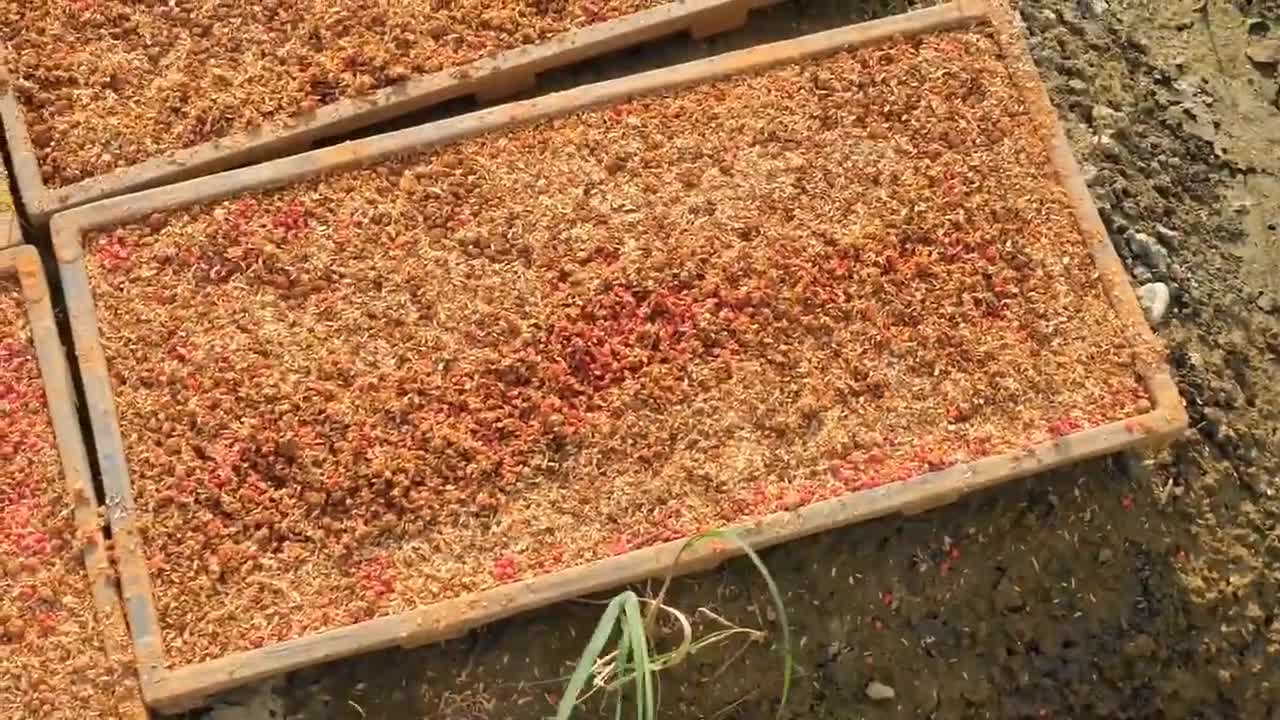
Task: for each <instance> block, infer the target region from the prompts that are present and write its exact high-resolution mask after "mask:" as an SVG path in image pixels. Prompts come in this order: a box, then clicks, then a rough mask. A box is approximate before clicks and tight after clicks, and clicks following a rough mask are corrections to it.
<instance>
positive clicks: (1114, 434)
mask: <svg viewBox="0 0 1280 720" xmlns="http://www.w3.org/2000/svg"><path fill="white" fill-rule="evenodd" d="M990 13H991V11H990V9H989V8H988V7H987V5H986V3H984V2H981V0H959V1H958V2H952V3H948V4H945V5H941V6H937V7H934V8H930V9H927V10H922V11H917V12H913V13H908V14H905V15H900V16H895V17H890V18H884V19H881V20H875V21H871V22H868V23H862V24H859V25H853V26H849V27H845V28H840V29H836V30H831V31H828V32H824V33H818V34H815V35H810V36H807V37H802V38H797V39H794V40H789V41H785V42H781V43H775V44H771V45H764V46H759V47H755V48H751V49H747V50H742V51H739V52H734V53H729V54H725V55H721V56H718V57H714V58H710V59H706V60H700V61H697V62H692V63H688V64H685V65H680V66H676V67H671V68H666V69H662V70H657V71H653V72H648V73H643V74H639V75H634V76H630V77H626V78H621V79H618V80H612V81H609V82H604V83H599V84H596V85H590V86H585V87H580V88H576V89H573V90H569V91H566V92H562V93H557V94H554V95H549V96H546V97H543V98H536V99H533V100H527V101H523V102H519V103H513V104H510V105H506V106H503V107H498V108H493V109H490V110H484V111H481V112H477V113H472V114H470V115H467V116H464V117H459V118H455V119H451V120H446V121H442V122H438V123H433V124H429V125H424V126H420V127H415V128H410V129H406V130H402V131H399V132H396V133H391V134H387V135H383V136H379V137H374V138H368V139H364V140H360V141H356V142H351V143H347V144H344V145H339V146H335V147H332V148H327V149H323V150H317V151H315V152H310V153H306V154H304V155H299V156H296V157H291V158H285V159H282V160H277V161H274V162H271V163H267V164H264V165H260V166H256V167H252V168H246V169H242V170H236V171H232V172H228V173H223V174H221V175H217V176H213V177H209V178H204V179H201V180H196V181H191V182H185V183H181V184H178V185H174V186H171V187H167V188H164V189H162V190H156V191H151V192H146V193H141V194H137V195H131V196H126V197H121V198H116V199H112V200H107V201H104V202H101V203H96V204H94V205H90V206H87V207H83V208H80V209H77V210H73V211H71V212H69V213H65V214H62V215H59V216H57V217H55V218H54V219H53V222H52V233H53V242H54V247H55V252H56V254H57V258H58V261H59V266H60V272H61V274H62V278H63V285H64V289H65V293H66V298H67V302H68V310H69V312H70V316H71V322H72V328H73V331H74V333H75V340H76V347H77V349H78V353H79V358H80V362H81V368H82V371H83V375H84V383H85V389H86V393H87V394H88V399H89V413H90V417H91V419H92V424H93V428H94V435H95V439H96V440H97V447H98V451H99V454H100V461H101V465H102V469H103V478H104V483H105V485H106V488H107V492H108V493H109V494H110V495H111V496H112V497H113V498H114V501H113V504H112V512H111V516H110V517H111V521H112V523H113V527H114V528H115V529H116V537H117V539H118V541H119V540H120V539H123V545H122V546H121V552H120V557H121V563H122V568H121V579H122V583H123V589H124V594H125V597H126V602H127V607H128V610H129V618H130V620H131V623H132V626H133V632H134V634H135V642H136V645H137V648H138V652H139V653H140V656H141V657H142V660H143V662H144V667H143V680H144V694H145V697H146V698H147V700H148V702H150V703H152V704H153V705H154V706H156V707H158V708H161V709H164V710H167V711H172V710H177V709H183V708H187V707H191V706H193V705H196V704H198V703H199V702H201V701H202V700H203V699H205V698H207V697H208V696H209V695H210V694H213V693H216V692H219V691H222V690H226V689H229V688H232V687H235V686H237V685H240V684H243V683H247V682H250V681H253V680H258V679H262V678H265V677H269V676H272V675H276V674H279V673H283V672H287V671H289V670H294V669H297V668H301V667H305V666H308V665H313V664H315V663H319V662H325V661H329V660H334V659H337V658H341V657H347V656H350V655H353V654H357V653H362V652H368V651H371V650H376V649H379V648H385V647H391V646H397V645H402V646H412V645H417V644H422V643H428V642H435V641H439V640H443V639H447V638H450V637H454V636H457V635H459V634H461V633H464V632H466V631H467V630H468V629H471V628H474V627H477V626H479V625H482V624H485V623H488V622H492V621H494V620H498V619H500V618H504V617H508V616H510V615H513V614H516V613H519V612H523V611H526V610H530V609H533V608H537V607H541V606H544V605H548V604H551V603H554V602H558V601H561V600H565V599H568V598H572V597H576V596H580V595H583V594H587V593H591V592H596V591H600V590H605V589H608V588H614V587H617V586H619V585H623V584H626V583H629V582H634V581H637V580H641V579H644V578H648V577H653V576H657V575H662V574H665V573H667V572H675V573H677V574H680V573H689V572H696V571H699V570H703V569H706V568H708V567H711V566H713V565H715V564H717V563H720V562H723V561H724V560H726V559H728V558H730V557H733V556H735V555H737V554H738V551H737V550H736V548H732V547H711V546H707V547H701V548H696V549H694V550H693V551H691V552H686V553H685V554H684V555H683V556H681V557H680V560H679V563H678V564H675V565H673V562H674V561H675V559H676V556H677V553H678V551H679V549H680V547H681V543H680V542H675V543H670V544H666V545H661V546H658V547H652V548H648V549H643V550H638V551H635V552H631V553H627V554H625V555H622V556H619V557H615V558H610V559H606V560H602V561H599V562H596V563H592V564H589V565H585V566H580V567H576V568H571V569H568V570H564V571H561V572H557V573H553V574H550V575H546V576H543V577H538V578H533V579H530V580H526V581H523V582H519V583H514V584H510V585H505V586H501V587H498V588H494V589H492V590H488V591H485V592H481V593H476V594H473V595H470V596H467V597H464V598H458V599H455V600H450V601H446V602H441V603H437V604H433V605H430V606H427V607H424V608H421V609H419V610H416V611H413V612H408V613H404V614H401V615H396V616H392V617H384V618H378V619H375V620H371V621H368V622H365V623H361V624H358V625H353V626H350V627H345V628H340V629H337V630H333V631H330V632H325V633H320V634H316V635H313V636H309V637H305V638H301V639H298V640H294V641H290V642H285V643H280V644H277V645H273V646H270V647H266V648H262V649H259V650H253V651H248V652H241V653H236V654H233V655H229V656H226V657H223V658H220V659H217V660H213V661H209V662H203V663H199V664H196V665H191V666H186V667H179V668H168V667H167V666H166V665H165V664H164V657H163V648H162V647H161V642H160V629H159V625H158V623H157V619H156V612H155V603H154V599H153V597H152V594H151V588H150V584H149V580H148V578H147V575H146V570H145V567H146V566H145V559H144V558H143V557H142V555H141V551H140V547H139V546H138V545H137V543H136V537H137V531H136V528H135V527H134V520H133V517H132V512H133V510H132V508H133V505H132V494H131V489H130V486H129V480H128V467H127V463H126V461H125V450H124V447H123V443H122V441H121V437H120V431H119V428H118V424H117V419H116V414H115V406H114V400H113V399H112V396H111V386H110V380H109V377H108V374H107V368H106V358H105V355H104V353H103V350H102V345H101V341H100V339H99V337H98V330H97V327H96V324H95V321H94V312H93V300H92V297H91V293H90V288H89V283H88V279H87V276H86V274H85V269H84V264H83V260H82V258H81V248H82V238H83V236H84V233H85V232H87V231H90V230H92V229H95V228H101V227H108V226H112V225H116V224H119V223H123V222H128V221H132V220H136V219H139V218H143V217H146V216H147V215H150V214H151V213H154V212H160V211H165V210H170V209H174V208H179V207H185V206H189V205H193V204H197V203H205V202H209V201H213V200H218V199H221V198H226V197H228V196H231V195H235V194H239V193H243V192H246V191H253V190H261V189H265V188H271V187H277V186H282V185H286V184H288V183H291V182H295V181H298V180H301V179H304V178H308V177H311V176H314V175H317V174H319V173H327V172H332V171H335V170H341V169H345V168H351V167H356V166H361V165H366V164H369V163H373V162H377V161H379V160H382V159H386V158H388V157H391V156H395V155H398V154H401V153H405V152H410V151H421V150H424V149H429V148H431V147H435V146H439V145H442V144H447V143H452V142H457V141H459V140H463V139H466V138H471V137H475V136H477V135H481V134H484V133H487V132H491V131H495V130H501V129H505V128H510V127H512V126H515V125H520V124H525V123H530V122H534V121H538V120H544V119H547V118H551V117H557V116H562V115H567V114H570V113H574V112H579V111H581V110H584V109H587V108H592V107H596V106H600V105H604V104H608V103H614V102H618V101H621V100H624V99H627V98H630V97H633V96H636V95H642V94H647V93H654V92H661V91H666V90H670V89H672V88H677V87H681V86H686V85H689V84H693V83H701V82H709V81H714V80H717V79H721V78H725V77H728V76H731V75H737V74H742V73H748V72H755V71H759V70H762V69H765V68H768V67H771V66H775V65H778V64H782V63H788V62H795V61H801V60H807V59H812V58H817V57H821V56H824V55H828V54H831V53H834V52H837V51H840V50H845V49H849V48H855V47H865V46H868V45H872V44H875V43H878V42H883V41H885V40H888V39H891V38H895V37H902V36H909V35H915V34H920V33H926V32H934V31H939V30H946V29H954V28H960V27H965V26H970V25H972V24H974V23H976V22H981V21H985V20H988V19H991V18H992V17H994V20H995V21H996V22H997V23H998V24H1000V23H1004V25H1003V26H1002V27H1007V23H1008V18H1006V17H1002V16H999V15H995V16H992V15H990ZM1002 47H1003V48H1004V50H1005V52H1006V54H1007V56H1008V57H1007V59H1008V60H1009V61H1010V62H1011V63H1017V62H1018V61H1019V60H1020V59H1024V58H1025V52H1026V51H1025V48H1024V47H1023V46H1022V41H1021V39H1017V40H1009V39H1008V36H1006V39H1005V40H1004V41H1003V45H1002ZM1032 75H1033V76H1034V70H1032ZM1033 80H1034V81H1033V82H1029V83H1028V84H1027V86H1026V88H1027V92H1028V93H1029V95H1028V97H1029V98H1030V99H1033V100H1036V101H1037V102H1040V101H1042V100H1043V101H1044V102H1047V100H1045V99H1044V89H1043V87H1042V86H1041V85H1040V84H1039V81H1038V78H1033ZM1045 119H1046V132H1047V133H1048V138H1049V139H1050V140H1051V142H1052V145H1051V146H1052V151H1053V153H1052V155H1053V162H1054V164H1055V166H1056V168H1057V170H1058V172H1059V174H1060V176H1061V178H1062V180H1063V182H1064V185H1065V187H1066V188H1067V190H1068V191H1069V192H1070V193H1071V197H1072V202H1073V203H1074V204H1075V207H1076V211H1077V217H1078V219H1079V221H1080V223H1081V227H1082V229H1084V231H1085V232H1086V233H1088V236H1089V237H1092V238H1093V239H1094V242H1095V247H1094V253H1093V256H1094V259H1095V261H1096V262H1097V264H1098V268H1099V271H1100V274H1101V276H1102V278H1103V281H1104V282H1105V283H1106V286H1107V290H1108V297H1109V298H1110V299H1111V301H1112V303H1113V304H1114V305H1115V307H1116V309H1117V312H1118V313H1119V314H1120V316H1121V318H1122V319H1123V320H1124V321H1125V322H1126V323H1127V324H1129V326H1130V327H1131V330H1132V332H1133V333H1135V335H1136V336H1139V337H1143V338H1148V337H1150V329H1149V328H1147V327H1146V325H1145V320H1144V319H1143V317H1142V315H1141V312H1140V311H1137V312H1135V309H1136V308H1137V302H1136V299H1135V298H1134V295H1133V291H1132V289H1131V288H1130V286H1129V284H1128V278H1127V275H1126V274H1125V271H1124V268H1123V266H1122V265H1121V264H1120V261H1119V258H1118V257H1117V256H1116V254H1115V252H1114V250H1113V249H1112V248H1111V244H1110V241H1109V240H1108V239H1107V237H1106V234H1105V232H1099V227H1100V226H1098V225H1097V217H1096V216H1097V213H1096V211H1095V210H1093V205H1092V202H1091V200H1090V198H1089V195H1088V193H1087V191H1086V190H1085V188H1084V184H1083V182H1082V181H1081V180H1080V177H1079V172H1078V169H1077V168H1076V167H1075V164H1074V161H1073V160H1072V159H1071V155H1070V151H1069V149H1068V148H1067V146H1066V145H1065V142H1064V141H1063V140H1062V134H1061V128H1060V127H1058V125H1057V120H1056V116H1053V114H1052V111H1051V108H1050V112H1049V115H1048V116H1047V117H1046V118H1045ZM1145 381H1146V384H1147V387H1148V388H1149V390H1150V392H1151V396H1152V398H1153V401H1154V409H1153V410H1152V411H1151V412H1149V413H1147V414H1145V415H1143V416H1140V417H1137V418H1132V419H1130V420H1127V421H1124V422H1117V423H1113V424H1109V425H1106V426H1103V427H1099V428H1094V429H1091V430H1086V431H1083V432H1080V433H1076V434H1073V435H1069V436H1066V437H1063V438H1060V439H1058V440H1055V441H1053V442H1046V443H1042V444H1039V445H1036V446H1034V447H1031V448H1029V449H1027V450H1025V451H1023V452H1019V453H1010V454H1006V455H1000V456H996V457H991V458H986V459H983V460H979V461H976V462H972V463H966V464H964V465H960V466H956V467H952V468H949V469H946V470H942V471H939V472H934V473H929V474H927V475H922V476H920V477H917V478H914V479H911V480H908V481H905V482H901V483H895V484H892V485H886V486H883V487H879V488H876V489H874V490H868V491H863V492H857V493H854V494H851V495H846V496H843V497H840V498H836V499H832V500H827V501H824V502H820V503H817V504H814V505H812V506H809V507H806V508H802V509H800V510H797V511H794V512H788V513H781V514H777V515H773V516H770V517H767V518H765V519H763V520H760V521H758V522H755V523H752V524H749V525H746V526H743V527H742V528H740V532H741V533H742V535H743V537H744V538H745V539H746V540H747V541H748V542H749V543H750V544H751V545H752V546H754V547H766V546H769V545H774V544H777V543H780V542H786V541H788V540H792V539H795V538H799V537H803V536H805V535H810V534H813V533H818V532H822V531H825V530H828V529H831V528H835V527H839V526H842V525H848V524H851V523H856V522H861V521H864V520H868V519H871V518H875V517H881V516H884V515H889V514H893V513H916V512H921V511H924V510H927V509H929V508H933V507H937V506H939V505H944V504H946V503H950V502H953V501H955V500H956V499H958V498H960V497H962V496H964V495H966V494H968V493H970V492H973V491H975V490H979V489H982V488H986V487H990V486H993V485H996V484H998V483H1002V482H1006V481H1008V480H1011V479H1014V478H1018V477H1023V476H1026V475H1031V474H1034V473H1039V472H1043V471H1045V470H1048V469H1050V468H1054V467H1058V466H1061V465H1065V464H1068V463H1074V462H1079V461H1082V460H1085V459H1089V458H1094V457H1098V456H1101V455H1106V454H1110V453H1114V452H1117V451H1120V450H1124V449H1130V448H1137V447H1144V446H1148V445H1159V444H1164V443H1167V442H1169V441H1170V440H1172V439H1173V438H1175V437H1177V436H1178V435H1179V434H1180V433H1181V432H1182V431H1183V429H1184V428H1185V426H1186V413H1185V411H1184V410H1183V407H1182V404H1181V401H1180V399H1179V398H1178V395H1177V391H1176V388H1175V386H1174V384H1173V381H1172V379H1171V378H1170V377H1169V371H1168V368H1167V367H1166V366H1164V365H1155V366H1152V367H1150V368H1147V369H1146V371H1145Z"/></svg>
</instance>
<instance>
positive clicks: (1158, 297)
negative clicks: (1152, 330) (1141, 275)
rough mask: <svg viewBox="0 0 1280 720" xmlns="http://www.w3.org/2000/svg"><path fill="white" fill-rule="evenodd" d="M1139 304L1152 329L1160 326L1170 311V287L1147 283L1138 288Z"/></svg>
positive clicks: (1157, 283)
mask: <svg viewBox="0 0 1280 720" xmlns="http://www.w3.org/2000/svg"><path fill="white" fill-rule="evenodd" d="M1138 304H1140V305H1142V311H1143V312H1144V313H1146V315H1147V322H1148V323H1150V324H1151V326H1152V327H1155V326H1156V325H1159V324H1160V321H1161V320H1163V319H1164V315H1165V313H1166V312H1168V311H1169V286H1168V285H1166V284H1164V283H1162V282H1155V283H1147V284H1146V285H1143V286H1142V287H1140V288H1138Z"/></svg>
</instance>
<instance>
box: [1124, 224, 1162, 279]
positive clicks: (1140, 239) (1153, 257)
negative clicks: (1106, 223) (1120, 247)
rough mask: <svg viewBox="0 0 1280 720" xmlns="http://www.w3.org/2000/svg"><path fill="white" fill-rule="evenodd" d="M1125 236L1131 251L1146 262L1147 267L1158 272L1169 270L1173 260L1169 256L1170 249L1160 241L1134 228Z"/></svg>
mask: <svg viewBox="0 0 1280 720" xmlns="http://www.w3.org/2000/svg"><path fill="white" fill-rule="evenodd" d="M1124 237H1125V241H1126V242H1127V243H1128V245H1129V251H1130V252H1131V253H1133V254H1134V256H1135V257H1137V258H1139V259H1140V260H1142V261H1143V262H1144V263H1146V265H1147V267H1149V268H1151V269H1152V270H1154V271H1156V272H1158V273H1165V272H1168V271H1169V265H1170V264H1171V263H1172V262H1173V261H1172V259H1171V258H1170V257H1169V251H1168V250H1165V249H1164V246H1163V245H1161V244H1160V242H1159V241H1157V240H1156V239H1155V238H1153V237H1151V236H1150V235H1148V234H1146V233H1140V232H1136V231H1133V230H1130V231H1128V232H1126V233H1125V236H1124Z"/></svg>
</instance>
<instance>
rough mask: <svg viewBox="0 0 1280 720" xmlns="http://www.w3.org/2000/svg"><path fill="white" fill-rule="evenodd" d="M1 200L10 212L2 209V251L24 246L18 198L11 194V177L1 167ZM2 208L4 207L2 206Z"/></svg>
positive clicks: (0, 244)
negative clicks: (17, 204)
mask: <svg viewBox="0 0 1280 720" xmlns="http://www.w3.org/2000/svg"><path fill="white" fill-rule="evenodd" d="M0 199H3V200H5V201H7V204H8V205H10V209H9V210H4V209H0V250H3V249H5V248H7V247H13V246H14V245H21V244H22V226H21V224H20V222H19V220H18V208H17V206H15V205H14V203H15V202H17V198H14V197H12V196H10V194H9V176H8V175H6V174H5V172H4V169H3V168H2V167H0ZM0 207H2V206H0Z"/></svg>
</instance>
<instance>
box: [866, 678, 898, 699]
mask: <svg viewBox="0 0 1280 720" xmlns="http://www.w3.org/2000/svg"><path fill="white" fill-rule="evenodd" d="M897 695H898V694H897V693H896V692H894V691H893V688H891V687H889V686H888V685H885V684H884V683H880V682H876V681H875V680H872V681H871V682H869V683H867V697H869V698H871V699H872V700H875V701H876V702H881V701H884V700H892V699H894V698H895V697H897Z"/></svg>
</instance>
